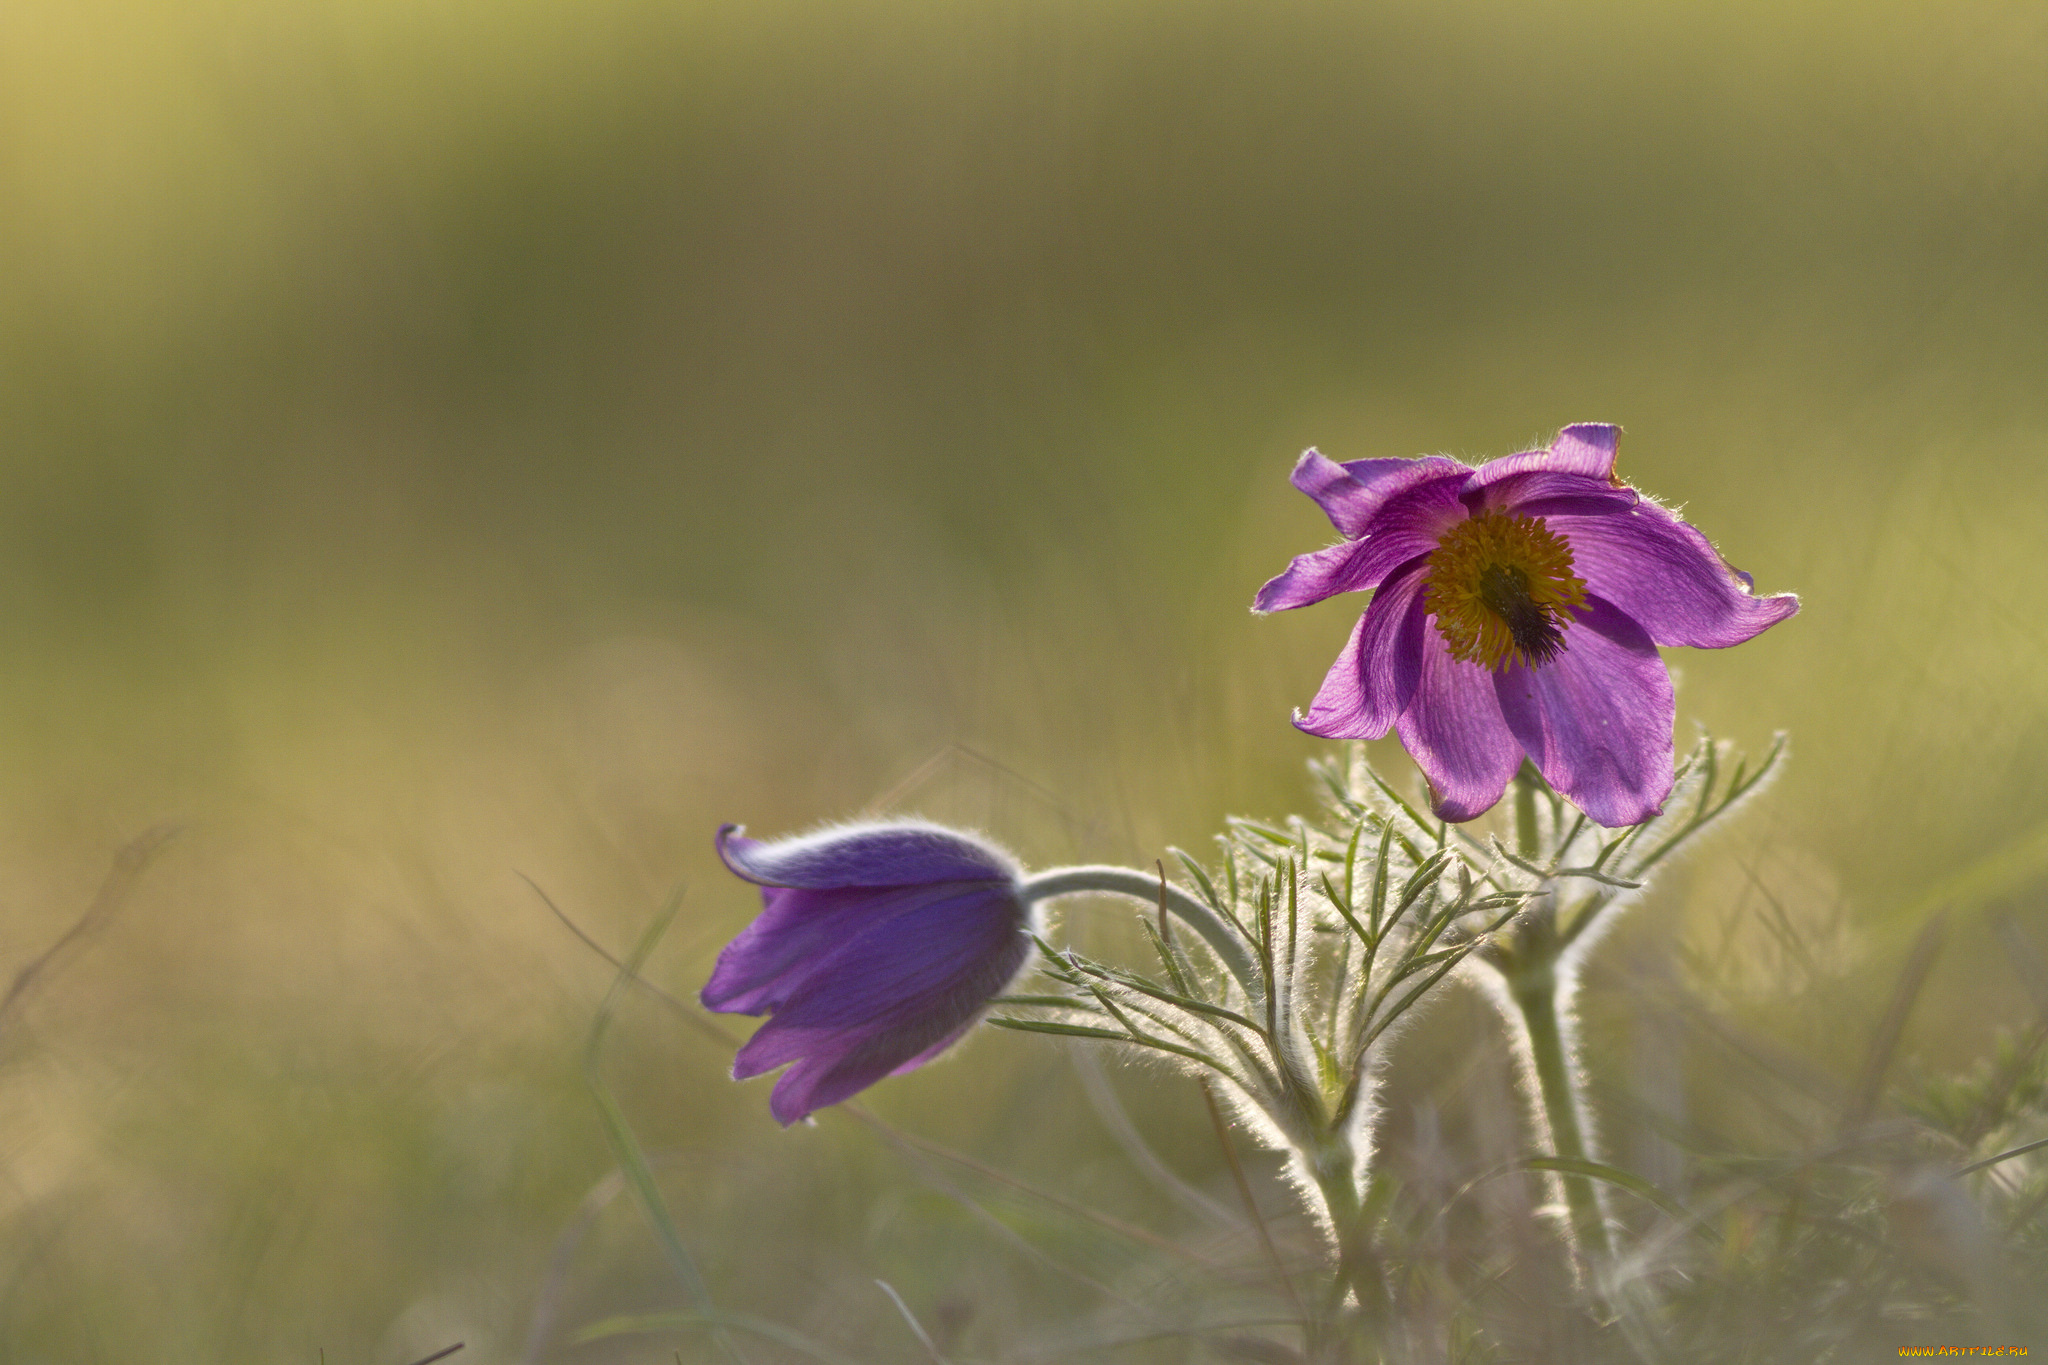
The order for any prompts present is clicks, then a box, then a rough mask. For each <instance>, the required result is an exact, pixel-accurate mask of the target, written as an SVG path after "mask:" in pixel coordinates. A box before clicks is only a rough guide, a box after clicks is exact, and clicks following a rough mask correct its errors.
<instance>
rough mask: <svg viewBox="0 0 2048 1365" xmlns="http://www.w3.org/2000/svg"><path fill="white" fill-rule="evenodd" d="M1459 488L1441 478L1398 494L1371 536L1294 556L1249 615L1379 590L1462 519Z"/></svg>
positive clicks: (1456, 483) (1380, 514) (1380, 513)
mask: <svg viewBox="0 0 2048 1365" xmlns="http://www.w3.org/2000/svg"><path fill="white" fill-rule="evenodd" d="M1393 463H1396V464H1403V465H1413V464H1415V463H1416V461H1413V460H1397V461H1393ZM1458 486H1459V481H1458V480H1456V479H1453V478H1449V477H1439V478H1431V479H1427V480H1424V481H1422V482H1420V483H1416V484H1413V485H1411V486H1409V487H1406V488H1403V489H1401V490H1400V491H1399V492H1397V493H1395V494H1394V495H1393V496H1391V497H1389V498H1388V499H1387V500H1386V501H1384V502H1383V503H1381V504H1380V507H1379V510H1378V511H1377V512H1376V513H1375V514H1374V515H1373V518H1372V521H1371V532H1370V533H1369V534H1367V535H1365V536H1364V537H1363V538H1362V539H1357V540H1348V541H1345V542H1344V543H1343V544H1341V545H1332V546H1331V547H1330V548H1329V549H1327V550H1315V551H1311V552H1310V553H1308V554H1305V555H1300V556H1297V557H1296V558H1295V561H1294V562H1293V563H1292V564H1290V565H1288V566H1287V570H1286V572H1284V573H1282V574H1281V575H1280V576H1279V577H1278V578H1275V579H1274V580H1272V581H1271V582H1270V583H1268V584H1266V586H1265V587H1263V588H1261V589H1259V596H1258V599H1257V600H1256V601H1254V602H1253V603H1252V610H1253V611H1257V612H1268V611H1285V610H1288V609H1289V608H1292V607H1305V606H1308V605H1309V604H1310V603H1312V602H1320V601H1322V600H1323V599H1324V598H1326V597H1333V596H1335V595H1336V594H1338V593H1340V592H1362V591H1364V590H1365V589H1367V588H1376V587H1378V586H1379V585H1380V584H1381V583H1382V582H1383V581H1385V579H1386V578H1387V576H1388V575H1389V574H1391V573H1393V572H1394V571H1395V570H1396V569H1399V568H1400V567H1401V566H1402V565H1404V564H1406V563H1407V562H1408V561H1409V560H1411V559H1415V558H1417V557H1419V556H1421V555H1426V554H1428V553H1429V552H1430V551H1431V550H1434V549H1435V548H1436V545H1437V541H1439V540H1440V539H1442V538H1443V533H1444V532H1445V531H1447V530H1449V529H1450V527H1451V526H1452V524H1454V523H1456V522H1460V521H1463V520H1464V519H1465V517H1466V510H1465V505H1464V504H1463V503H1462V502H1460V501H1459V500H1458Z"/></svg>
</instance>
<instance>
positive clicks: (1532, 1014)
mask: <svg viewBox="0 0 2048 1365" xmlns="http://www.w3.org/2000/svg"><path fill="white" fill-rule="evenodd" d="M1531 965H1536V966H1540V969H1539V970H1536V971H1530V970H1528V969H1527V968H1528V966H1531ZM1555 966H1556V964H1555V962H1554V961H1546V962H1542V963H1540V964H1525V966H1524V969H1523V971H1521V972H1519V973H1517V974H1516V975H1513V976H1510V977H1509V978H1508V990H1509V993H1510V994H1511V995H1512V996H1513V997H1514V1001H1515V1008H1516V1009H1517V1010H1519V1011H1520V1012H1521V1015H1522V1023H1523V1025H1524V1026H1525V1027H1526V1029H1527V1036H1528V1040H1529V1061H1530V1065H1531V1067H1532V1069H1533V1070H1534V1071H1535V1073H1536V1090H1537V1095H1538V1098H1539V1099H1540V1100H1541V1101H1542V1104H1543V1115H1544V1118H1545V1119H1546V1120H1547V1121H1548V1122H1549V1125H1550V1141H1551V1146H1552V1149H1553V1153H1554V1155H1557V1156H1561V1157H1567V1158H1570V1159H1572V1160H1575V1161H1592V1160H1597V1158H1596V1157H1595V1156H1594V1155H1593V1153H1592V1152H1591V1151H1589V1150H1588V1147H1589V1144H1588V1143H1587V1141H1586V1132H1585V1126H1584V1124H1583V1123H1581V1122H1580V1109H1579V1097H1578V1078H1577V1076H1576V1074H1575V1073H1574V1072H1573V1070H1572V1064H1571V1057H1570V1056H1569V1054H1568V1052H1567V1050H1566V1047H1565V1038H1564V1018H1563V1005H1562V1002H1561V1001H1560V1000H1559V998H1558V997H1559V994H1560V992H1559V984H1560V983H1559V982H1558V980H1557V973H1556V970H1555ZM1559 1179H1561V1180H1562V1181H1563V1182H1564V1199H1565V1208H1566V1210H1567V1211H1568V1212H1569V1214H1570V1217H1571V1228H1572V1240H1573V1241H1574V1242H1576V1243H1577V1245H1578V1248H1579V1254H1580V1255H1581V1256H1583V1257H1584V1258H1585V1259H1586V1261H1587V1262H1588V1263H1589V1264H1590V1265H1591V1267H1592V1268H1593V1270H1594V1271H1595V1272H1596V1275H1597V1274H1598V1273H1600V1272H1604V1271H1606V1270H1607V1269H1608V1267H1609V1266H1610V1264H1611V1262H1612V1252H1611V1250H1610V1248H1609V1246H1608V1243H1607V1222H1606V1219H1605V1218H1604V1217H1602V1215H1601V1213H1600V1199H1599V1195H1598V1193H1597V1192H1596V1191H1595V1190H1594V1188H1593V1182H1592V1181H1591V1180H1589V1179H1587V1178H1586V1177H1585V1176H1583V1175H1561V1176H1560V1177H1559Z"/></svg>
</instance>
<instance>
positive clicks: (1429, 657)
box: [1252, 423, 1799, 827]
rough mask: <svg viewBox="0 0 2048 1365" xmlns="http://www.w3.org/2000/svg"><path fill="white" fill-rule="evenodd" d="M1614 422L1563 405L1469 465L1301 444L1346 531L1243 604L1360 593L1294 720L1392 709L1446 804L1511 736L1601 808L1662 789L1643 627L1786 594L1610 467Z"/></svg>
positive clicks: (1766, 606)
mask: <svg viewBox="0 0 2048 1365" xmlns="http://www.w3.org/2000/svg"><path fill="white" fill-rule="evenodd" d="M1620 436H1621V429H1620V428H1619V427H1613V426H1607V425H1604V424H1600V423H1584V424H1581V425H1578V426H1569V427H1566V428H1565V429H1564V430H1563V431H1562V432H1560V433H1558V437H1557V439H1556V440H1555V441H1553V442H1551V444H1550V448H1549V449H1547V450H1531V451H1525V452H1523V453H1521V454H1519V455H1508V456H1505V457H1503V458H1501V459H1498V460H1489V461H1487V462H1486V463H1485V464H1482V465H1480V466H1479V467H1478V468H1477V469H1474V468H1472V467H1471V466H1469V465H1465V464H1462V463H1460V462H1459V461H1457V460H1453V459H1451V458H1449V457H1448V456H1444V455H1431V456H1425V457H1424V458H1422V459H1417V460H1356V461H1353V462H1351V463H1348V464H1338V463H1336V462H1335V461H1333V460H1329V459H1326V458H1325V457H1323V456H1322V455H1319V454H1317V453H1316V452H1315V451H1313V450H1311V451H1309V452H1308V453H1307V454H1305V455H1303V456H1302V457H1301V460H1300V462H1299V463H1298V464H1296V465H1295V467H1294V476H1293V483H1294V486H1295V487H1296V488H1299V489H1300V490H1301V491H1302V492H1304V493H1306V494H1308V495H1309V496H1310V497H1311V498H1314V499H1315V500H1316V502H1317V503H1318V504H1319V505H1320V506H1321V507H1322V509H1323V511H1324V512H1326V513H1328V514H1329V517H1330V520H1331V521H1332V522H1333V523H1335V525H1336V527H1337V529H1338V530H1339V531H1340V532H1342V533H1343V535H1344V540H1343V541H1342V542H1341V543H1339V544H1336V545H1333V546H1331V547H1330V548H1329V549H1327V550H1317V551H1315V552H1314V553H1312V554H1305V555H1302V556H1300V557H1298V558H1297V559H1296V560H1295V561H1294V562H1293V563H1292V564H1291V565H1289V566H1288V568H1287V571H1286V572H1285V573H1283V574H1281V575H1280V576H1279V577H1278V578H1275V579H1274V580H1273V581H1272V582H1270V583H1268V584H1266V586H1265V587H1264V588H1262V589H1260V590H1259V596H1258V600H1257V601H1256V602H1255V603H1254V604H1253V608H1252V609H1253V610H1254V611H1258V612H1269V611H1283V610H1286V609H1287V608H1290V607H1303V606H1307V605H1308V604H1310V603H1311V602H1320V601H1322V600H1323V599H1324V598H1326V597H1331V596H1334V595H1336V594H1337V593H1340V592H1361V591H1365V590H1367V589H1371V590H1372V592H1373V597H1372V601H1371V602H1370V603H1368V604H1367V606H1366V609H1365V614H1364V615H1363V616H1361V617H1360V618H1359V620H1358V625H1357V626H1356V627H1355V628H1354V629H1353V630H1352V632H1351V640H1350V643H1349V644H1347V645H1346V646H1345V647H1344V652H1343V653H1342V654H1340V655H1338V657H1337V662H1336V665H1335V666H1334V667H1332V668H1331V669H1330V673H1329V676H1328V677H1327V678H1325V679H1324V680H1323V686H1322V690H1321V691H1319V692H1318V693H1317V694H1316V698H1315V701H1314V702H1313V703H1312V704H1311V705H1310V707H1309V709H1308V714H1307V715H1302V714H1300V713H1296V716H1295V720H1294V723H1295V724H1296V725H1297V726H1299V727H1300V728H1301V729H1303V730H1306V731H1307V732H1308V733H1310V734H1312V735H1322V736H1325V737H1327V738H1332V739H1339V738H1342V739H1378V738H1379V737H1381V736H1382V735H1384V734H1386V733H1387V730H1388V729H1389V728H1390V727H1391V728H1393V729H1395V730H1397V731H1398V732H1399V733H1400V736H1401V742H1402V743H1403V744H1404V745H1406V746H1407V748H1408V752H1409V754H1410V755H1412V756H1413V757H1414V759H1415V761H1416V763H1417V764H1418V765H1419V766H1420V767H1421V768H1422V771H1423V773H1424V774H1425V775H1426V776H1427V777H1428V778H1429V782H1430V786H1431V787H1432V789H1433V790H1434V797H1435V808H1436V813H1437V814H1438V815H1440V816H1442V817H1443V818H1444V819H1446V820H1470V819H1472V818H1473V817H1474V816H1477V815H1479V814H1481V813H1482V812H1484V811H1485V810H1487V809H1488V808H1489V807H1491V806H1492V805H1493V804H1494V803H1495V802H1496V801H1498V800H1500V798H1501V794H1502V792H1504V791H1505V790H1506V789H1507V784H1508V779H1509V778H1511V777H1513V776H1514V774H1515V770H1516V769H1517V768H1519V767H1520V766H1521V762H1522V758H1523V756H1524V755H1525V754H1526V755H1527V756H1528V757H1529V758H1530V759H1531V760H1533V761H1534V762H1535V764H1536V767H1537V769H1538V770H1539V771H1540V772H1541V773H1542V774H1543V776H1544V778H1545V779H1546V780H1548V781H1549V783H1550V785H1551V786H1552V787H1554V788H1556V789H1557V790H1558V791H1560V792H1562V793H1563V794H1564V795H1565V796H1567V797H1569V798H1571V800H1572V801H1573V802H1574V803H1576V804H1577V805H1578V807H1579V808H1580V809H1581V810H1583V811H1585V812H1586V814H1587V815H1589V816H1591V817H1592V818H1593V819H1594V820H1596V821H1598V822H1599V823H1601V824H1603V825H1607V826H1610V827H1612V826H1620V825H1632V824H1635V823H1636V822H1638V821H1640V820H1646V819H1648V818H1649V817H1650V816H1652V815H1655V814H1656V813H1657V812H1658V811H1660V810H1661V809H1663V805H1664V799H1665V797H1667V796H1669V795H1670V793H1671V780H1672V767H1671V763H1672V755H1671V726H1672V719H1673V715H1674V708H1675V702H1674V699H1673V696H1672V691H1671V676H1670V674H1669V673H1668V672H1666V671H1665V668H1664V662H1663V660H1662V659H1661V658H1659V657H1658V654H1657V646H1658V645H1693V646H1696V647H1699V648H1703V649H1719V648H1723V647H1725V646H1727V645H1737V644H1741V643H1742V642H1743V641H1744V640H1747V639H1749V638H1750V637H1751V636H1753V635H1756V634H1757V633H1758V632H1760V631H1762V630H1764V629H1766V628H1767V627H1769V626H1772V625H1775V624H1777V623H1778V622H1779V621H1782V620H1784V619H1785V618H1786V617H1788V616H1790V615H1791V614H1792V613H1793V612H1795V611H1797V610H1798V609H1799V600H1798V599H1797V598H1796V597H1793V596H1792V595H1791V594H1789V593H1786V594H1780V595H1778V596H1774V597H1754V596H1751V594H1750V590H1749V589H1750V584H1749V578H1748V576H1747V575H1745V574H1741V573H1738V572H1736V571H1735V570H1734V569H1732V568H1730V567H1729V566H1728V564H1727V563H1726V562H1725V561H1724V560H1723V559H1722V558H1721V556H1720V555H1719V554H1718V553H1717V552H1716V551H1715V549H1714V547H1713V545H1712V544H1710V543H1709V542H1708V540H1707V538H1706V537H1705V536H1703V535H1701V534H1700V533H1699V532H1698V531H1696V530H1694V529H1693V528H1692V527H1691V526H1688V525H1687V524H1686V523H1685V522H1683V521H1681V520H1679V519H1678V517H1677V516H1675V515H1674V514H1672V513H1671V512H1669V511H1667V510H1666V509H1665V508H1663V507H1661V506H1659V505H1658V504H1657V503H1656V502H1655V501H1654V500H1652V499H1651V498H1649V497H1647V496H1645V495H1643V494H1642V493H1639V492H1637V491H1636V490H1635V489H1633V488H1629V487H1627V486H1626V485H1624V484H1622V483H1620V482H1619V481H1618V480H1616V479H1615V478H1614V451H1615V446H1616V444H1617V443H1618V442H1619V440H1620Z"/></svg>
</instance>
